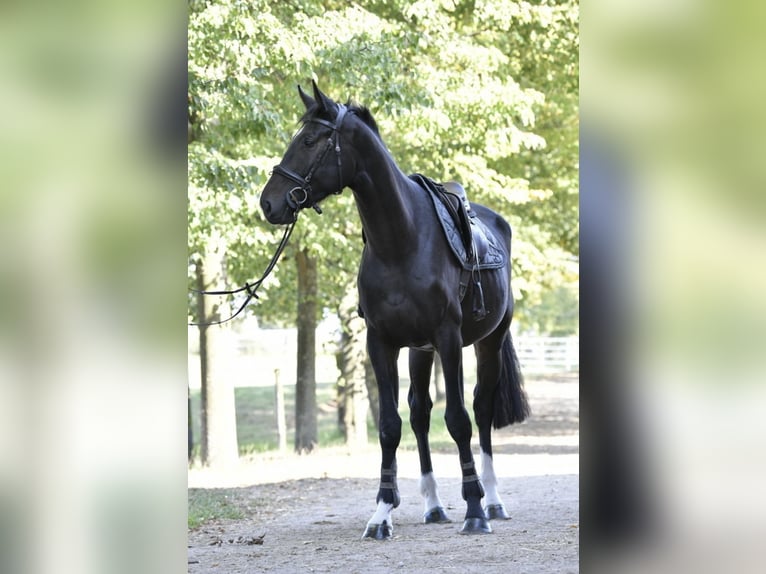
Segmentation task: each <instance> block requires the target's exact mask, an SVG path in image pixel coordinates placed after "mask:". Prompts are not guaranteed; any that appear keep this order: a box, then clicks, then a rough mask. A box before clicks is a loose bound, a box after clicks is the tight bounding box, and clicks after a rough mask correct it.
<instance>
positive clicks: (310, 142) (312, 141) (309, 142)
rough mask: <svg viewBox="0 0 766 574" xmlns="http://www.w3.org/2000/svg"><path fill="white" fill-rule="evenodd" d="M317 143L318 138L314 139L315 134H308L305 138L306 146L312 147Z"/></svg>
mask: <svg viewBox="0 0 766 574" xmlns="http://www.w3.org/2000/svg"><path fill="white" fill-rule="evenodd" d="M315 143H316V140H315V139H314V137H313V136H306V137H305V138H303V145H305V146H306V147H311V146H313V145H314V144H315Z"/></svg>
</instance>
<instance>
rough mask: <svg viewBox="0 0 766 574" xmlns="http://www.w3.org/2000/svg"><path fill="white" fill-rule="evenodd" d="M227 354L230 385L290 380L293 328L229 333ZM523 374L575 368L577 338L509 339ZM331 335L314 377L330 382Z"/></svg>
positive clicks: (192, 366) (193, 375) (192, 339)
mask: <svg viewBox="0 0 766 574" xmlns="http://www.w3.org/2000/svg"><path fill="white" fill-rule="evenodd" d="M198 336H199V335H198V333H197V329H196V328H193V329H190V330H189V371H188V372H189V383H190V385H191V387H192V388H199V384H200V381H199V349H198V345H197V343H198V340H199V339H198ZM228 336H230V337H231V339H230V341H229V343H228V345H226V347H227V348H228V351H229V355H228V356H227V357H226V360H225V361H224V363H223V365H222V366H221V368H220V369H221V370H222V371H225V372H226V375H227V376H229V377H230V378H231V380H232V382H233V384H234V385H235V386H261V385H272V384H273V383H274V370H275V369H279V370H280V372H281V376H282V379H283V380H284V381H286V382H289V381H294V380H295V354H296V335H295V330H294V329H255V330H251V331H250V332H248V333H246V334H245V333H243V334H240V333H234V332H229V333H228ZM514 345H515V346H516V353H517V355H518V357H519V362H520V363H521V370H522V373H524V374H525V375H529V374H546V373H560V372H572V371H578V370H579V369H580V353H579V345H580V339H579V337H538V336H525V335H521V334H517V335H515V336H514ZM334 350H335V347H334V336H333V335H332V333H330V332H329V331H327V332H317V365H316V367H317V379H318V380H320V381H334V380H335V379H336V378H337V367H336V364H335V356H334V354H333V353H334ZM463 367H464V369H465V372H466V373H468V372H474V373H475V369H476V359H475V356H474V352H473V349H472V348H470V347H468V348H466V349H464V351H463ZM407 369H408V367H407V353H406V352H402V353H400V355H399V373H400V375H401V376H403V377H406V376H407Z"/></svg>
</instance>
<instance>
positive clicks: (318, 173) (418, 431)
mask: <svg viewBox="0 0 766 574" xmlns="http://www.w3.org/2000/svg"><path fill="white" fill-rule="evenodd" d="M312 85H313V97H312V96H310V95H309V94H307V93H305V92H304V91H303V89H302V88H301V87H300V85H299V86H298V93H299V96H300V98H301V100H302V101H303V104H304V105H305V107H306V112H305V114H304V115H303V117H302V118H301V124H302V125H301V128H300V130H299V131H298V133H297V134H296V136H295V137H294V138H293V140H292V142H291V143H290V145H289V147H288V149H287V151H286V152H285V154H284V156H283V158H282V160H281V162H280V163H279V165H277V166H275V167H274V169H273V171H272V173H271V175H270V178H269V180H268V181H267V182H266V185H265V187H264V189H263V191H262V194H261V198H260V206H261V209H262V211H263V214H264V215H265V217H266V219H267V220H268V221H269V222H270V223H271V224H290V223H294V222H295V221H296V219H297V217H298V213H299V212H300V211H301V210H302V209H305V208H307V207H313V208H314V209H315V210H317V211H318V212H320V213H321V208H320V207H319V203H320V202H321V201H322V200H323V199H325V198H326V197H328V196H329V195H331V194H339V193H341V192H342V191H343V189H344V188H346V187H348V188H350V189H351V191H352V193H353V196H354V200H355V203H356V206H357V210H358V213H359V217H360V219H361V224H362V231H363V234H362V235H363V240H364V244H363V248H362V255H361V262H360V265H359V273H358V276H357V287H358V292H359V314H360V315H361V316H362V317H363V318H364V320H365V322H366V325H367V351H368V355H369V359H370V362H371V364H372V368H373V371H374V373H375V377H376V379H377V385H378V390H379V396H380V422H379V437H378V438H379V442H380V448H381V459H382V460H381V468H380V484H379V488H378V493H377V496H376V504H377V506H376V509H375V511H374V513H373V515H372V517H371V518H370V520H369V521H368V523H367V525H366V527H365V530H364V533H363V536H362V537H363V538H370V539H375V540H382V539H387V538H390V537H391V536H392V533H393V522H392V514H393V512H392V511H393V510H394V509H395V508H396V507H397V506H399V503H400V501H401V499H400V495H399V490H398V487H397V464H396V451H397V447H398V446H399V441H400V438H401V429H402V419H401V417H400V416H399V413H398V404H399V373H398V367H397V360H398V357H399V352H400V350H401V349H403V348H405V347H406V348H408V349H409V375H410V388H409V392H408V403H409V407H410V425H411V427H412V430H413V433H414V435H415V437H416V440H417V445H418V453H419V458H420V471H421V477H420V492H421V494H422V496H423V498H424V509H425V512H424V515H423V521H424V522H425V523H442V522H450V519H449V517H448V516H447V514H446V512H445V510H444V506H443V504H442V502H441V500H440V498H439V494H438V490H437V483H436V480H435V478H434V474H433V467H432V464H431V453H430V447H429V442H428V430H429V425H430V413H431V408H432V406H433V403H432V400H431V398H430V395H429V384H430V380H431V369H432V366H433V362H434V356H435V353H437V354H438V356H439V358H440V359H441V363H442V371H443V375H444V380H445V392H446V412H445V421H446V425H447V429H448V431H449V434H450V435H451V437H452V439H453V440H454V441H455V443H456V445H457V450H458V455H459V459H460V468H461V471H462V491H461V494H462V497H463V499H464V500H465V502H466V513H465V518H464V521H463V525H462V527H461V529H460V533H462V534H484V533H490V532H492V527H491V525H490V520H493V519H508V518H509V515H508V512H507V511H506V509H505V506H504V504H503V501H502V500H501V498H500V495H499V493H498V489H497V478H496V475H495V471H494V467H493V463H492V442H491V431H492V427H493V426H494V427H495V428H502V427H504V426H506V425H509V424H512V423H520V422H522V421H524V420H525V419H526V418H527V417H528V416H529V414H530V409H529V404H528V401H527V397H526V393H525V390H524V387H523V379H522V375H521V371H520V367H519V361H518V358H517V356H516V351H515V349H514V346H513V342H512V340H511V334H510V329H509V328H510V324H511V319H512V316H513V295H512V293H511V284H510V281H511V277H510V255H511V227H510V225H509V224H508V223H507V222H506V221H505V220H504V219H503V218H502V217H501V216H500V215H498V214H497V213H495V212H494V211H492V210H490V209H489V208H487V207H485V206H482V205H479V204H476V203H468V204H467V205H466V207H467V208H468V209H469V210H470V212H471V216H472V217H473V218H474V219H477V220H478V222H481V223H482V224H483V228H484V229H486V230H487V232H486V235H487V236H489V238H490V239H492V240H493V241H494V242H495V243H496V248H497V249H498V250H499V252H500V254H501V255H502V261H501V266H499V267H497V268H494V269H484V270H481V271H480V273H479V275H480V282H479V281H476V280H475V279H474V277H475V276H476V275H477V273H476V269H477V267H476V265H474V266H473V268H472V269H471V270H470V271H469V272H466V271H465V268H464V266H461V264H460V262H459V261H458V259H457V257H456V256H455V254H454V252H451V251H450V246H449V242H448V240H447V237H446V235H445V233H444V231H443V230H442V229H440V223H439V221H438V215H437V211H436V210H435V209H434V202H433V201H432V198H431V197H430V196H429V194H428V193H427V192H426V191H425V190H424V188H423V186H422V185H421V184H420V183H418V181H417V178H412V177H409V176H407V175H405V174H404V173H403V172H402V171H401V169H400V168H399V167H398V166H397V164H396V162H395V161H394V159H393V157H392V156H391V154H390V152H389V151H388V149H387V147H386V145H385V144H384V142H383V139H382V137H381V135H380V132H379V130H378V126H377V124H376V122H375V120H374V118H373V117H372V114H371V113H370V111H369V109H368V108H366V107H363V106H360V105H358V104H354V103H352V102H351V101H350V100H349V101H348V102H347V104H342V103H339V102H335V101H333V100H332V99H330V98H329V97H328V96H326V95H325V94H324V93H322V92H321V91H320V90H319V88H318V87H317V84H316V82H315V81H312ZM458 187H459V186H458ZM478 222H477V223H478ZM474 244H475V242H474ZM477 301H478V307H479V309H478V311H480V313H477ZM468 345H473V346H474V350H475V353H476V358H477V371H478V374H477V384H476V387H475V390H474V401H473V410H474V418H475V421H476V424H477V427H478V431H479V446H480V458H481V462H482V471H481V477H480V476H479V475H478V474H477V471H476V465H475V461H474V456H473V453H472V451H471V432H472V425H471V419H470V417H469V415H468V412H467V410H466V407H465V401H464V397H463V394H464V393H463V366H462V349H463V347H464V346H468ZM482 499H484V501H485V503H486V505H485V506H482Z"/></svg>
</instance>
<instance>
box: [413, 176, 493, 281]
mask: <svg viewBox="0 0 766 574" xmlns="http://www.w3.org/2000/svg"><path fill="white" fill-rule="evenodd" d="M409 177H410V179H412V180H413V181H414V182H415V183H417V184H418V185H419V186H420V187H422V188H423V189H425V190H426V191H427V192H428V195H429V196H430V197H431V201H432V203H433V205H434V209H435V210H436V215H437V219H438V220H439V223H440V224H441V227H442V230H443V231H444V236H445V237H446V238H447V243H449V246H450V249H451V250H452V253H453V254H454V255H455V258H456V259H457V260H458V263H460V265H461V266H462V267H463V269H466V270H469V271H470V270H473V269H499V268H500V267H503V266H505V264H506V256H505V252H504V251H503V249H502V248H501V247H500V244H499V242H498V240H497V238H496V237H495V235H494V234H493V233H492V231H491V230H490V229H489V228H488V227H487V226H486V225H484V222H483V221H481V219H479V218H478V217H472V218H471V223H472V225H475V226H477V227H479V232H480V233H483V234H484V236H485V237H486V238H487V252H486V253H485V254H483V256H482V257H481V258H480V259H479V261H478V265H477V263H476V262H475V261H474V260H473V258H470V259H469V254H468V252H467V251H466V248H465V242H464V239H463V232H462V231H461V226H460V222H459V221H456V220H455V219H454V218H453V216H452V214H451V213H450V211H449V210H448V209H447V207H446V206H445V205H444V203H443V201H442V199H441V197H440V192H439V190H438V187H440V186H439V184H437V183H435V182H433V181H432V180H430V179H429V178H427V177H425V176H423V175H420V174H417V173H416V174H413V175H411V176H409ZM437 186H438V187H437Z"/></svg>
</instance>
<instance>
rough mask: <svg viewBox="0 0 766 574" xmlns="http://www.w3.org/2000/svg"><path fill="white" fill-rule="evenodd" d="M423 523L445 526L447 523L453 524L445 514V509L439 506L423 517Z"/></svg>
mask: <svg viewBox="0 0 766 574" xmlns="http://www.w3.org/2000/svg"><path fill="white" fill-rule="evenodd" d="M423 522H425V523H426V524H444V523H445V522H452V521H451V520H450V519H449V516H447V513H446V512H444V508H442V507H441V506H437V507H435V508H432V509H431V510H429V511H428V512H426V513H425V515H424V516H423Z"/></svg>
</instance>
